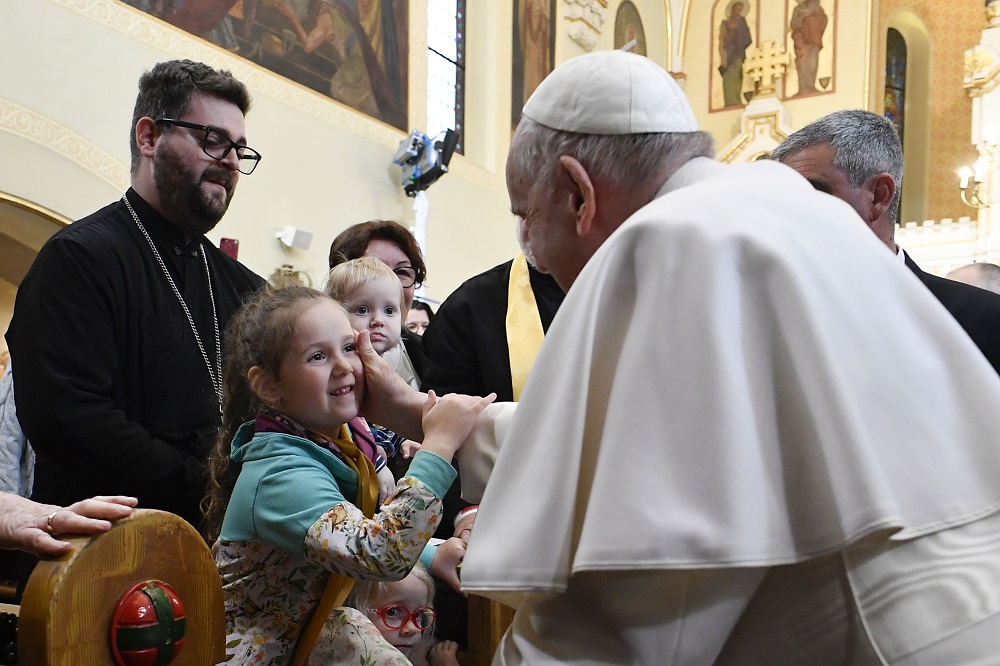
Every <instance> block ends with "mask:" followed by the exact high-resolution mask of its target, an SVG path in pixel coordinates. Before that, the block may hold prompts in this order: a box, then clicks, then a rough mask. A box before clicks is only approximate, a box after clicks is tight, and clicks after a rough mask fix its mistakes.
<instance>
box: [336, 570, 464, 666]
mask: <svg viewBox="0 0 1000 666" xmlns="http://www.w3.org/2000/svg"><path fill="white" fill-rule="evenodd" d="M346 605H348V606H352V607H354V608H357V609H358V610H360V611H362V612H363V613H365V615H367V616H368V619H369V620H371V621H372V624H374V625H375V628H376V629H378V631H379V633H380V634H382V636H383V637H384V638H385V640H386V641H388V642H389V644H391V645H392V646H393V647H395V648H396V649H397V650H399V651H400V652H402V653H403V656H405V657H406V658H407V659H409V660H410V662H411V663H413V664H414V665H415V666H423V665H425V664H426V665H428V666H459V661H458V656H457V655H458V643H456V642H454V641H440V642H438V641H435V640H434V638H433V635H432V634H433V632H432V630H433V628H434V620H435V614H434V581H433V579H432V578H431V576H430V574H429V573H427V569H425V568H424V566H423V565H422V564H420V563H417V564H416V566H414V567H413V569H412V570H411V571H410V573H409V574H408V575H407V576H406V578H403V579H402V580H398V581H395V582H392V583H374V582H371V583H369V582H359V583H357V584H356V585H355V586H354V590H353V591H352V592H351V595H350V596H349V597H348V598H347V604H346Z"/></svg>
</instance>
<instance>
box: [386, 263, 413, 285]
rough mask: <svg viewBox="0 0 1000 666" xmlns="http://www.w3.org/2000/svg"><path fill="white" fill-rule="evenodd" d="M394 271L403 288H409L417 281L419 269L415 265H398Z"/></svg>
mask: <svg viewBox="0 0 1000 666" xmlns="http://www.w3.org/2000/svg"><path fill="white" fill-rule="evenodd" d="M392 272H393V273H395V274H396V277H398V278H399V283H400V284H402V285H403V289H409V288H410V287H412V286H413V285H414V284H416V283H417V270H416V269H415V268H413V266H396V267H395V268H393V269H392Z"/></svg>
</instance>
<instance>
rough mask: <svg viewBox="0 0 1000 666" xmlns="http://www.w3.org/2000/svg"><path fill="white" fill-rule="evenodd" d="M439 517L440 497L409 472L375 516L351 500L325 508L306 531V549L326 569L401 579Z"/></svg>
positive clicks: (361, 576) (364, 576) (355, 575)
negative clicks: (363, 510) (366, 512)
mask: <svg viewBox="0 0 1000 666" xmlns="http://www.w3.org/2000/svg"><path fill="white" fill-rule="evenodd" d="M440 518H441V500H440V499H438V497H437V496H436V495H435V494H434V492H433V490H432V489H431V487H430V486H429V485H428V484H426V483H424V482H423V481H420V480H418V479H416V478H414V477H411V476H405V477H403V478H402V479H400V480H399V483H398V484H396V492H395V494H393V495H392V496H391V497H390V498H389V499H388V500H387V501H386V503H385V504H383V505H382V508H381V510H380V511H379V513H377V514H375V517H374V518H366V517H365V516H364V514H363V513H361V510H360V509H358V508H357V507H356V506H354V505H353V504H350V503H349V502H341V503H339V504H337V505H335V506H333V507H331V508H330V509H329V510H327V511H326V512H325V513H324V514H323V515H322V516H321V517H320V519H319V520H317V521H316V522H315V523H314V524H313V525H312V526H311V527H310V528H309V531H308V532H307V533H306V538H305V554H306V557H307V558H309V560H310V561H312V562H314V563H316V564H318V565H319V566H321V567H323V568H324V569H326V570H328V571H332V572H334V573H339V574H343V575H345V576H348V577H350V578H357V579H360V580H379V581H388V580H399V579H401V578H403V577H404V576H405V575H406V574H407V573H408V572H409V571H410V569H411V568H412V567H413V564H414V563H415V562H416V561H417V558H418V557H419V556H420V553H421V552H422V551H423V548H424V546H425V545H426V544H427V541H428V539H430V538H431V535H432V534H433V533H434V530H435V529H436V528H437V524H438V522H439V520H440Z"/></svg>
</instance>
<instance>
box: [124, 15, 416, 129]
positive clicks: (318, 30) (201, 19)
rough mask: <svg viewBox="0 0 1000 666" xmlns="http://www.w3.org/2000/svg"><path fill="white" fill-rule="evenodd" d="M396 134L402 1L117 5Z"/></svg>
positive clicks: (404, 28)
mask: <svg viewBox="0 0 1000 666" xmlns="http://www.w3.org/2000/svg"><path fill="white" fill-rule="evenodd" d="M122 1H123V2H125V4H128V5H131V6H133V7H136V8H137V9H140V10H142V11H144V12H146V13H148V14H151V15H153V16H155V17H157V18H160V19H162V20H164V21H166V22H167V23H170V24H172V25H175V26H177V27H178V28H181V29H183V30H185V31H187V32H189V33H191V34H193V35H196V36H198V37H201V38H202V39H205V40H207V41H209V42H212V43H214V44H217V45H218V46H221V47H222V48H224V49H226V50H228V51H231V52H232V53H235V54H236V55H239V56H242V57H243V58H246V59H247V60H250V61H252V62H255V63H257V64H258V65H261V66H262V67H265V68H267V69H269V70H271V71H272V72H275V73H277V74H280V75H281V76H284V77H286V78H288V79H291V80H292V81H295V82H296V83H299V84H301V85H303V86H305V87H307V88H311V89H312V90H315V91H316V92H319V93H322V94H323V95H326V96H328V97H331V98H333V99H335V100H337V101H338V102H341V103H343V104H346V105H347V106H349V107H351V108H353V109H355V110H357V111H360V112H362V113H364V114H366V115H369V116H371V117H372V118H375V119H377V120H380V121H382V122H384V123H387V124H389V125H392V126H393V127H396V128H398V129H400V130H403V131H406V130H407V129H408V123H407V115H406V108H407V79H408V58H409V28H408V26H409V7H408V3H407V0H122Z"/></svg>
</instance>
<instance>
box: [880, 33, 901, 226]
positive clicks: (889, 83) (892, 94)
mask: <svg viewBox="0 0 1000 666" xmlns="http://www.w3.org/2000/svg"><path fill="white" fill-rule="evenodd" d="M885 117H886V118H888V119H889V120H890V121H891V122H892V124H893V125H895V126H896V132H897V133H898V134H899V141H900V143H902V144H903V145H904V146H905V145H906V144H905V143H904V142H903V131H904V129H905V127H906V122H905V120H906V40H905V39H903V35H902V34H901V33H900V32H899V31H898V30H896V29H895V28H889V30H888V32H887V33H886V38H885ZM900 196H902V193H900ZM900 214H901V209H897V210H896V220H895V222H896V224H899V222H900Z"/></svg>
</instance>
